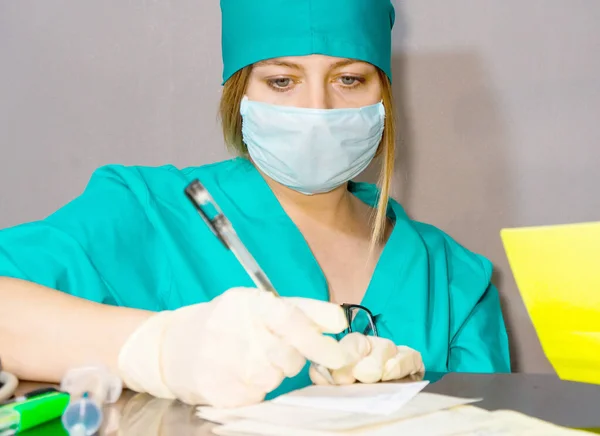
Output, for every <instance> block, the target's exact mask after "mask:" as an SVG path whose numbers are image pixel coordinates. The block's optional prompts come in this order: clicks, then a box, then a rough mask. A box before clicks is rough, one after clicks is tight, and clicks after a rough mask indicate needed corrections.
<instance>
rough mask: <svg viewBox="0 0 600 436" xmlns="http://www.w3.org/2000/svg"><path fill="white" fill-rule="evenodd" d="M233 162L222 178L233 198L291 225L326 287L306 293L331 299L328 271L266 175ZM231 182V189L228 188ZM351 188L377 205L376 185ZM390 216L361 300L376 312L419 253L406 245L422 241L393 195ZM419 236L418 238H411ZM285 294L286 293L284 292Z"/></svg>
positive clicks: (250, 211) (254, 213)
mask: <svg viewBox="0 0 600 436" xmlns="http://www.w3.org/2000/svg"><path fill="white" fill-rule="evenodd" d="M233 163H235V168H234V170H233V171H230V172H226V173H223V174H222V176H223V177H221V178H220V180H219V184H220V185H221V187H222V188H224V189H225V190H227V191H228V192H229V195H230V198H231V200H232V201H233V202H234V203H235V204H236V206H237V207H239V208H240V209H242V210H243V212H244V215H246V216H248V217H249V218H252V217H254V218H260V217H263V218H264V217H265V216H266V217H268V218H269V219H274V220H276V221H277V222H278V224H281V225H285V226H289V227H290V228H289V231H290V232H291V233H292V234H294V238H295V241H294V246H297V247H298V249H299V250H302V251H304V253H301V255H302V256H304V257H305V258H306V259H309V260H310V262H309V263H310V264H309V265H306V268H310V271H309V275H310V274H311V273H313V274H317V275H320V277H321V278H322V280H323V285H324V289H325V291H326V293H325V294H323V292H322V290H318V289H314V290H308V289H307V290H306V294H307V295H306V296H307V297H309V298H315V299H319V300H327V299H328V298H329V294H328V286H327V281H326V278H325V274H324V273H323V270H322V269H321V267H320V265H319V264H318V262H317V260H316V259H315V257H314V255H313V253H312V251H311V249H310V247H309V246H308V243H307V242H306V240H305V239H304V236H303V235H302V233H301V232H300V230H299V229H298V227H297V226H296V225H295V223H294V222H293V221H292V220H291V218H290V217H289V216H288V215H287V214H286V212H285V210H284V209H283V207H282V206H281V204H280V203H279V201H278V200H277V197H276V196H275V194H274V193H273V191H272V190H271V188H270V187H269V185H268V184H267V182H266V181H265V180H264V178H263V176H262V175H261V174H260V172H259V171H258V170H257V169H256V168H255V167H254V165H253V164H252V163H251V162H250V161H249V160H248V159H246V158H242V157H238V158H235V159H234V160H233ZM228 186H230V187H231V189H227V187H228ZM348 190H349V191H350V192H351V193H352V194H354V195H355V196H356V197H358V198H359V199H360V200H361V201H363V202H364V203H366V204H367V205H369V206H371V207H374V206H375V205H376V203H377V198H378V195H379V190H378V189H377V187H376V186H375V185H372V184H369V183H359V182H349V184H348ZM387 216H388V218H390V219H391V220H392V222H393V223H394V228H393V229H392V232H391V234H390V236H389V238H388V241H387V242H386V244H385V247H384V249H383V251H382V253H381V256H380V258H379V260H378V262H377V265H376V267H375V270H374V272H373V275H372V277H371V280H370V282H369V286H368V287H367V290H366V292H365V294H364V297H363V299H362V302H361V304H362V305H364V306H365V307H367V308H368V309H369V310H370V311H371V312H372V313H373V315H375V316H378V315H380V314H381V313H382V312H383V311H384V309H385V307H386V305H387V302H388V300H389V299H390V298H391V297H392V294H393V292H394V291H395V290H398V289H399V286H400V281H401V279H402V276H403V275H404V273H406V266H407V265H408V264H410V259H407V258H406V257H407V256H411V255H414V254H415V253H414V252H413V251H414V250H405V249H403V247H413V246H415V243H416V244H417V245H420V244H422V241H420V238H419V236H418V234H417V233H416V232H415V231H414V230H413V229H412V227H411V222H410V220H409V219H408V217H407V215H406V213H405V212H404V209H403V208H402V206H401V205H400V204H398V202H396V201H395V200H393V199H390V201H389V204H388V210H387ZM415 238H416V239H417V241H415V240H411V239H415ZM282 295H284V296H285V294H284V293H282Z"/></svg>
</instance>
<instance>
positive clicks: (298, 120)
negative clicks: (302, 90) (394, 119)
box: [240, 97, 385, 194]
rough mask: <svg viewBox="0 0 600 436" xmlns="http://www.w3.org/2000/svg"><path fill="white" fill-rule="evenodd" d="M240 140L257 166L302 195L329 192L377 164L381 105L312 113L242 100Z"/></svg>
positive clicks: (381, 125)
mask: <svg viewBox="0 0 600 436" xmlns="http://www.w3.org/2000/svg"><path fill="white" fill-rule="evenodd" d="M240 112H241V115H242V120H243V122H242V136H243V140H244V143H245V144H246V145H247V147H248V153H249V154H250V157H251V158H252V160H253V161H254V163H255V164H256V166H257V167H258V168H259V169H260V170H261V171H262V172H263V173H265V174H266V175H267V176H269V177H270V178H272V179H273V180H275V181H276V182H279V183H281V184H282V185H285V186H287V187H289V188H292V189H294V190H296V191H298V192H301V193H303V194H318V193H323V192H329V191H332V190H333V189H335V188H337V187H338V186H341V185H343V184H344V183H346V182H348V181H349V180H351V179H353V178H354V177H356V176H357V175H358V174H360V173H361V172H362V171H363V170H364V169H365V168H366V167H367V166H368V165H369V163H370V162H371V161H372V160H373V157H374V156H375V153H376V151H377V148H378V146H379V143H380V142H381V138H382V135H383V126H384V119H385V109H384V107H383V104H382V103H381V102H380V103H377V104H374V105H371V106H365V107H360V108H352V109H310V108H298V107H288V106H275V105H271V104H266V103H260V102H256V101H251V100H248V98H247V97H244V99H243V100H242V104H241V108H240Z"/></svg>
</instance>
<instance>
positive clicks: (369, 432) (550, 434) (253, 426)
mask: <svg viewBox="0 0 600 436" xmlns="http://www.w3.org/2000/svg"><path fill="white" fill-rule="evenodd" d="M213 432H214V433H215V434H216V435H219V436H242V435H243V436H257V435H261V436H275V435H277V436H280V435H283V434H285V435H286V436H398V435H427V436H579V435H582V436H583V435H585V434H588V433H585V432H581V431H576V430H570V429H566V428H563V427H558V426H555V425H553V424H550V423H547V422H543V421H540V420H538V419H535V418H531V417H528V416H526V415H522V414H520V413H517V412H513V411H496V412H488V411H486V410H483V409H479V408H476V407H472V406H460V407H456V408H452V409H449V410H441V411H437V412H433V413H430V414H426V415H421V416H418V417H415V418H410V419H405V420H400V421H395V422H391V423H385V424H379V425H372V426H369V427H362V428H360V429H355V430H347V431H328V430H308V429H303V428H295V427H292V425H291V423H290V424H289V425H274V424H268V423H262V422H259V421H252V420H240V421H235V422H232V423H230V424H228V425H225V426H222V427H217V428H215V429H213Z"/></svg>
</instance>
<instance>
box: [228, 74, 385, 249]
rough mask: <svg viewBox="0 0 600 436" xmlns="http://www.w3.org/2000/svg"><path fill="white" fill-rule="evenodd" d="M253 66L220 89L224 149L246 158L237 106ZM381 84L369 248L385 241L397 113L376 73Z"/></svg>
mask: <svg viewBox="0 0 600 436" xmlns="http://www.w3.org/2000/svg"><path fill="white" fill-rule="evenodd" d="M251 72H252V66H248V67H245V68H243V69H241V70H239V71H237V72H236V73H235V74H233V75H232V76H231V77H230V78H229V80H227V82H225V85H224V87H223V94H222V96H221V103H220V105H219V115H220V118H221V126H222V128H223V138H224V139H225V143H226V144H227V147H228V148H229V149H230V150H231V151H233V152H234V153H236V154H239V155H241V156H245V157H248V149H247V147H246V144H244V141H243V139H242V116H241V115H240V104H241V102H242V98H243V97H244V95H245V93H246V88H247V86H248V81H249V79H250V74H251ZM378 74H379V79H380V81H381V95H382V100H383V105H384V106H385V125H384V130H383V137H382V138H381V143H380V145H379V149H378V150H377V155H378V156H380V155H383V163H382V167H381V174H380V175H379V181H378V186H379V190H380V192H379V198H378V199H377V209H376V213H375V220H374V221H375V222H374V223H373V230H372V236H371V247H372V249H373V248H374V247H375V245H376V244H378V243H380V242H382V241H383V240H384V238H385V233H386V228H387V226H386V224H387V207H388V200H389V196H390V191H391V184H392V176H393V173H394V157H395V149H396V114H395V108H394V100H393V98H392V85H391V83H390V80H389V78H388V77H387V75H386V74H385V73H384V72H383V71H381V70H378Z"/></svg>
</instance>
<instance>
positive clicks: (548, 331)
mask: <svg viewBox="0 0 600 436" xmlns="http://www.w3.org/2000/svg"><path fill="white" fill-rule="evenodd" d="M501 237H502V242H503V244H504V248H505V250H506V254H507V256H508V261H509V263H510V267H511V269H512V271H513V275H514V277H515V280H516V282H517V286H518V288H519V291H520V293H521V296H522V297H523V301H524V302H525V306H526V308H527V312H528V313H529V316H530V317H531V320H532V322H533V325H534V326H535V329H536V331H537V334H538V336H539V338H540V342H541V344H542V348H543V349H544V353H545V354H546V356H547V357H548V360H549V361H550V363H551V364H552V366H553V367H554V369H555V370H556V372H557V374H558V376H559V377H560V378H561V379H564V380H572V381H579V382H586V383H597V384H600V223H583V224H571V225H558V226H544V227H529V228H517V229H504V230H502V232H501Z"/></svg>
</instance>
